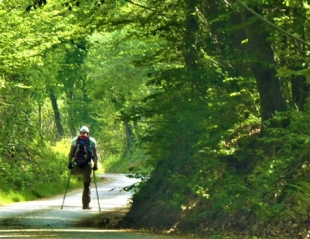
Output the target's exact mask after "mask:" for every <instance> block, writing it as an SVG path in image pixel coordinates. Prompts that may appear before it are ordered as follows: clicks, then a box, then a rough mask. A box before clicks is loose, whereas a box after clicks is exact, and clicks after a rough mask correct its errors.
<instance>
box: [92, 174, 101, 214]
mask: <svg viewBox="0 0 310 239" xmlns="http://www.w3.org/2000/svg"><path fill="white" fill-rule="evenodd" d="M93 175H94V183H95V188H96V193H97V201H98V207H99V212H100V211H101V208H100V203H99V195H98V188H97V182H96V175H95V171H94V170H93Z"/></svg>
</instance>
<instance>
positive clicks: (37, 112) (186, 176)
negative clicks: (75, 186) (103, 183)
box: [0, 0, 310, 238]
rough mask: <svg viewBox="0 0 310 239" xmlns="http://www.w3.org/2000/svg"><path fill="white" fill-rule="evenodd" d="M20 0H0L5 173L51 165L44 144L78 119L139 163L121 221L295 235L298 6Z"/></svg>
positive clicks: (300, 50)
mask: <svg viewBox="0 0 310 239" xmlns="http://www.w3.org/2000/svg"><path fill="white" fill-rule="evenodd" d="M20 2H23V1H16V2H14V1H13V2H12V1H1V3H0V6H1V12H3V13H4V14H2V15H1V20H2V22H5V23H7V24H3V25H2V27H1V28H2V32H1V33H0V36H1V37H0V39H1V40H0V48H1V49H2V54H1V57H0V60H1V62H2V64H1V66H0V71H1V75H2V80H1V88H0V91H1V104H0V110H1V113H2V115H3V118H2V123H1V128H2V130H3V131H4V132H5V133H4V134H3V135H2V136H1V137H0V142H2V143H3V144H2V145H3V147H1V148H0V150H1V151H2V152H3V154H2V155H3V156H2V157H1V158H0V165H1V168H0V170H1V171H0V174H1V176H2V178H3V179H4V180H5V181H6V182H9V181H10V182H12V184H13V185H14V186H15V187H24V186H25V185H26V183H25V181H27V182H28V184H29V183H34V176H33V175H38V174H39V173H38V170H39V168H40V167H42V166H41V165H42V161H43V160H44V158H45V157H46V155H49V157H48V158H52V157H54V158H58V159H57V160H48V161H47V163H46V164H44V165H45V166H44V168H45V167H46V169H47V168H49V169H51V172H50V173H48V174H46V175H45V176H44V177H49V179H46V178H44V177H43V175H42V178H39V177H38V178H36V180H37V181H39V182H40V181H41V182H42V181H46V180H53V179H54V178H55V177H57V175H58V174H62V170H61V169H60V168H61V167H64V166H63V164H64V161H61V160H59V158H60V157H59V156H54V155H53V154H52V156H51V154H50V152H52V148H51V146H49V145H50V144H55V142H57V141H60V140H62V139H66V138H68V137H71V136H72V135H74V134H75V133H76V129H77V128H78V127H79V126H80V125H82V124H87V125H89V126H90V128H91V132H92V134H93V135H94V136H95V137H97V138H98V141H99V143H100V150H101V153H102V155H103V156H104V158H106V159H109V158H112V157H120V158H122V159H123V160H125V161H126V162H127V163H128V164H131V165H139V166H138V167H132V166H131V167H130V170H132V175H133V176H135V177H140V178H141V179H142V183H141V184H140V185H139V186H138V187H136V188H135V190H136V191H135V192H136V193H135V195H134V197H133V204H132V208H131V211H130V212H129V213H128V214H127V216H126V217H125V219H124V221H123V222H122V223H123V224H122V225H123V226H130V227H150V228H152V227H158V228H164V229H171V228H173V229H180V230H186V231H195V232H199V233H206V234H211V235H213V234H223V235H224V234H229V233H234V234H237V233H240V234H242V233H244V234H246V235H247V236H248V235H251V236H266V237H268V238H270V237H272V236H274V237H277V236H278V234H277V233H279V234H281V235H282V236H283V238H285V237H287V238H297V235H298V234H302V235H303V233H306V231H307V224H308V223H309V221H308V208H309V207H310V204H309V202H308V201H307V196H308V194H309V193H310V184H309V183H310V182H309V180H308V177H307V175H308V174H309V163H308V155H309V150H308V144H309V136H308V135H309V130H308V128H309V127H308V126H309V124H308V121H307V119H308V114H309V103H308V98H307V97H308V95H309V84H308V81H309V80H308V78H309V77H308V75H309V72H308V69H307V68H308V64H309V63H308V59H307V55H308V54H309V51H308V47H309V43H308V39H309V33H308V32H309V31H308V28H309V3H308V2H307V1H289V0H287V1H276V0H274V1H263V2H262V1H253V0H251V1H239V0H237V1H234V2H229V1H224V0H223V1H211V0H179V1H173V0H167V1H157V0H156V1H155V0H137V1H128V0H124V1H116V0H106V1H95V0H93V1H86V0H85V1H82V0H73V1H57V0H51V1H33V2H32V3H29V2H28V1H25V2H24V4H22V3H20ZM4 39H9V40H4ZM4 142H5V143H4ZM12 161H14V162H15V163H16V164H15V163H14V164H12V163H11V162H12ZM45 162H46V160H45ZM20 172H22V174H20ZM21 175H23V178H21V177H20V176H21ZM159 215H160V216H159ZM267 225H269V226H268V227H267ZM288 226H289V227H290V228H291V230H290V231H289V232H288V231H286V230H285V228H287V227H288ZM274 228H276V229H277V230H274ZM262 229H265V230H262ZM266 229H267V230H266Z"/></svg>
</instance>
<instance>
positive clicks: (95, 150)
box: [92, 146, 98, 165]
mask: <svg viewBox="0 0 310 239" xmlns="http://www.w3.org/2000/svg"><path fill="white" fill-rule="evenodd" d="M92 148H93V152H94V160H93V161H94V165H97V162H98V155H97V146H93V147H92Z"/></svg>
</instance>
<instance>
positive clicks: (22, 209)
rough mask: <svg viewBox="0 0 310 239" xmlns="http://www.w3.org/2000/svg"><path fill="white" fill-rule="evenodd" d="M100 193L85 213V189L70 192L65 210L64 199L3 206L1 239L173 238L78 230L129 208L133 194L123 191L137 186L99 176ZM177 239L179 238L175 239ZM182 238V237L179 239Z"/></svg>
mask: <svg viewBox="0 0 310 239" xmlns="http://www.w3.org/2000/svg"><path fill="white" fill-rule="evenodd" d="M98 176H99V177H101V178H103V179H104V180H96V181H97V188H98V194H99V205H100V208H101V211H99V205H98V201H97V195H96V190H95V187H94V184H93V188H92V206H93V209H92V210H82V208H81V189H79V190H75V191H72V192H68V193H67V196H66V199H65V203H64V206H63V209H61V205H62V202H63V195H59V196H57V197H53V198H48V199H44V200H37V201H31V202H22V203H14V204H9V205H4V206H0V238H12V237H14V238H25V237H30V238H105V239H115V238H117V239H122V238H124V239H139V238H141V239H156V238H171V237H166V236H165V235H152V234H149V233H139V232H132V231H124V230H98V229H92V228H86V227H84V228H83V227H81V226H79V227H77V222H78V221H81V220H85V219H87V218H88V217H92V216H94V215H96V214H99V213H108V212H109V211H112V210H115V209H117V208H126V207H128V202H129V199H130V196H131V193H130V192H126V191H124V190H122V188H123V187H126V186H129V185H131V184H133V183H136V182H137V180H136V179H130V178H128V177H126V176H125V175H119V174H103V175H98ZM172 238H176V237H172ZM177 238H179V237H177Z"/></svg>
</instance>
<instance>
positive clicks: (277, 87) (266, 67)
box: [242, 12, 287, 122]
mask: <svg viewBox="0 0 310 239" xmlns="http://www.w3.org/2000/svg"><path fill="white" fill-rule="evenodd" d="M242 17H243V20H244V22H249V20H250V18H251V17H252V15H250V13H247V12H244V13H242ZM251 20H253V19H251ZM265 29H266V26H265V25H263V23H262V22H261V21H260V20H257V21H253V23H252V24H249V25H246V28H245V31H246V34H247V37H248V41H249V52H250V54H251V56H253V57H252V63H251V69H252V71H253V74H254V77H255V79H256V83H257V87H258V92H259V95H260V109H261V117H262V121H263V122H264V121H266V120H269V119H271V118H272V117H273V116H274V115H275V113H276V112H284V111H286V110H287V106H286V103H285V99H284V97H283V95H282V88H281V84H280V80H279V78H277V77H276V74H277V71H276V68H275V62H274V54H273V50H272V48H271V44H270V43H269V42H268V40H267V39H268V37H269V33H268V31H267V30H265Z"/></svg>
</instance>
